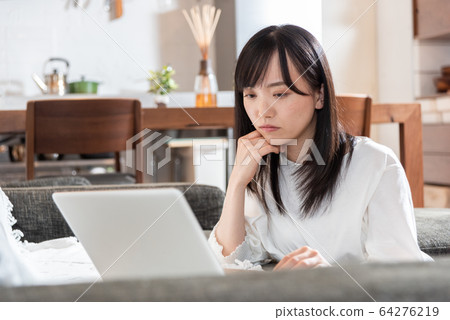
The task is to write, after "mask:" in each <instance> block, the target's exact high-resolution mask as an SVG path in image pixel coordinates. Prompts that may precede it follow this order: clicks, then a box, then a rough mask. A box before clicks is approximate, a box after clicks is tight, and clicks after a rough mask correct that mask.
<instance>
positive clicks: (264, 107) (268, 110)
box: [258, 101, 275, 118]
mask: <svg viewBox="0 0 450 320" xmlns="http://www.w3.org/2000/svg"><path fill="white" fill-rule="evenodd" d="M274 115H275V108H274V106H273V105H272V104H271V103H268V102H264V101H262V102H261V103H260V104H259V108H258V117H259V118H273V116H274Z"/></svg>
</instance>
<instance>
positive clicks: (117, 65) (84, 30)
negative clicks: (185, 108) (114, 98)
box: [0, 0, 159, 95]
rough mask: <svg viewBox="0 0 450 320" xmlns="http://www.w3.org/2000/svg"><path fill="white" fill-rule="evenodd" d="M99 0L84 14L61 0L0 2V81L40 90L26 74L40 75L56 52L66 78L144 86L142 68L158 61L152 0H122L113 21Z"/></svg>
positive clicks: (119, 88) (106, 88) (119, 87)
mask: <svg viewBox="0 0 450 320" xmlns="http://www.w3.org/2000/svg"><path fill="white" fill-rule="evenodd" d="M103 3H104V2H103V1H90V5H89V7H88V8H87V9H86V12H87V14H86V13H84V12H83V11H82V10H81V9H79V8H74V7H73V6H72V5H69V6H67V4H68V2H67V1H65V0H40V1H26V0H19V1H18V0H13V1H12V0H6V1H1V2H0V43H1V44H0V85H2V86H7V90H8V91H10V92H11V91H13V92H16V93H20V94H24V95H33V94H38V93H40V91H39V89H38V88H37V86H36V85H35V84H34V82H32V80H31V77H30V75H31V73H32V72H36V73H38V74H40V75H41V74H42V67H43V63H44V61H45V60H47V59H48V58H49V57H53V56H57V57H64V58H66V59H68V60H69V62H70V63H71V68H70V71H69V80H73V81H76V80H78V79H79V77H80V76H81V75H85V76H86V78H87V79H91V80H96V81H102V83H103V84H102V86H101V87H100V91H101V92H103V93H120V92H123V91H140V90H147V88H148V83H147V81H146V80H145V79H146V75H145V72H144V71H145V70H147V69H149V68H157V67H158V65H159V53H158V49H157V46H155V45H154V44H155V43H157V41H158V37H157V33H158V30H157V28H156V27H157V25H156V21H157V20H156V16H157V15H158V7H157V2H155V1H145V0H133V1H126V2H125V8H124V13H125V14H124V16H123V17H122V18H120V19H117V20H114V21H109V15H108V13H107V12H105V11H104V9H103ZM90 17H92V18H93V19H95V20H96V21H98V23H99V24H100V25H102V26H103V27H104V29H105V30H106V33H105V32H104V31H103V30H101V29H100V28H99V27H98V26H97V25H96V24H95V22H93V20H92V19H91V18H90ZM107 34H109V35H110V36H111V37H112V38H113V39H114V40H116V41H117V42H118V43H120V44H121V45H122V46H123V47H124V48H125V50H126V51H127V53H128V54H129V55H130V56H132V57H133V58H134V59H135V60H136V61H137V62H138V63H139V64H140V65H141V66H142V67H143V68H144V70H142V69H141V68H140V66H139V65H137V64H136V63H135V62H134V61H133V60H132V59H130V57H128V56H127V54H126V53H124V52H123V51H122V50H121V49H119V48H118V47H117V45H116V44H115V43H114V41H112V40H111V39H110V38H109V36H108V35H107Z"/></svg>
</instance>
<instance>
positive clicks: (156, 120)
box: [0, 107, 234, 134]
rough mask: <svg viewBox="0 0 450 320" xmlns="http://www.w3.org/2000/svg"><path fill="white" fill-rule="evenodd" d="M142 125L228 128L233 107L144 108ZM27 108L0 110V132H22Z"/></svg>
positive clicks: (145, 126)
mask: <svg viewBox="0 0 450 320" xmlns="http://www.w3.org/2000/svg"><path fill="white" fill-rule="evenodd" d="M142 113H143V114H142V126H143V128H150V129H153V130H169V129H174V130H177V129H178V130H182V129H227V128H233V127H234V108H232V107H220V108H195V107H192V108H161V109H157V108H143V109H142ZM25 118H26V110H0V134H8V133H24V132H25Z"/></svg>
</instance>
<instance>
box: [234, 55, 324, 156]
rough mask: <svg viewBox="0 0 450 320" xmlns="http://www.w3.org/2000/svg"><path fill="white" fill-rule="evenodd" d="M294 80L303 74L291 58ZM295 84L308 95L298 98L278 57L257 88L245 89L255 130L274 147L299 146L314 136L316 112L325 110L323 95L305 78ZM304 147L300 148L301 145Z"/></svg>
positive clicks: (246, 108)
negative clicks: (283, 71)
mask: <svg viewBox="0 0 450 320" xmlns="http://www.w3.org/2000/svg"><path fill="white" fill-rule="evenodd" d="M288 67H289V74H290V76H291V79H292V81H295V80H296V79H298V78H299V77H300V73H299V72H298V71H297V70H296V68H295V67H294V66H293V65H292V63H291V61H290V60H289V58H288ZM294 85H295V86H296V87H297V88H298V89H299V90H300V91H301V92H304V93H306V94H307V95H304V96H303V95H299V94H297V93H295V92H294V91H292V90H288V87H287V86H286V85H285V84H284V82H283V77H282V74H281V69H280V65H279V58H278V54H277V53H275V54H274V55H273V56H272V58H271V60H270V63H269V66H268V69H267V71H266V75H265V78H264V79H263V81H260V82H258V83H257V84H256V85H255V87H252V88H245V89H244V92H243V95H244V107H245V111H246V112H247V115H248V116H249V118H250V120H251V121H252V123H253V125H254V126H255V128H256V130H258V132H260V133H261V135H262V136H263V137H264V139H266V140H267V141H268V142H269V143H270V144H272V145H284V144H287V143H290V142H291V140H292V139H296V140H297V143H298V145H299V144H302V145H303V141H304V140H305V139H312V138H313V137H314V132H315V127H316V115H315V109H321V108H322V107H323V98H322V97H323V94H322V93H321V92H312V91H311V89H310V88H309V86H308V84H307V83H306V81H305V80H303V78H299V79H298V80H297V81H296V82H295V83H294ZM300 147H301V146H300Z"/></svg>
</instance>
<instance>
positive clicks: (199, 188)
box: [3, 183, 224, 242]
mask: <svg viewBox="0 0 450 320" xmlns="http://www.w3.org/2000/svg"><path fill="white" fill-rule="evenodd" d="M168 187H173V188H177V189H179V190H180V191H181V192H185V191H186V190H187V189H189V190H187V192H186V193H185V194H184V196H185V198H186V200H187V201H188V203H189V205H190V206H191V208H192V211H193V212H194V213H195V215H196V217H197V219H198V221H199V223H200V225H201V227H202V228H203V229H205V230H208V229H212V228H213V227H214V225H215V224H216V223H217V221H218V220H219V217H220V213H221V211H222V205H223V200H224V193H223V191H222V190H220V189H219V188H217V187H212V186H206V185H193V186H192V187H190V184H185V183H163V184H162V183H161V184H158V183H154V184H135V185H125V186H124V185H122V186H121V185H109V186H108V185H95V186H94V185H91V186H59V187H37V188H3V191H4V192H5V194H6V195H7V196H8V197H9V199H10V201H11V203H12V204H13V205H14V208H13V215H14V217H15V218H16V219H17V223H16V225H15V226H14V227H15V228H16V229H20V230H22V232H23V233H24V238H23V240H28V241H30V242H41V241H45V240H49V239H55V238H60V237H66V236H71V235H73V233H72V231H71V230H70V228H69V226H68V225H67V223H66V222H65V220H64V218H63V217H62V215H61V213H60V212H59V210H58V208H57V207H56V205H55V203H54V202H53V199H52V194H53V193H54V192H58V191H60V192H61V191H83V190H116V189H131V188H133V189H148V188H168ZM189 187H190V188H189Z"/></svg>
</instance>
